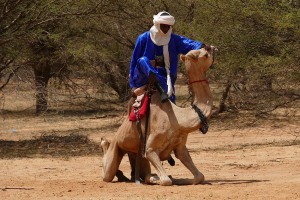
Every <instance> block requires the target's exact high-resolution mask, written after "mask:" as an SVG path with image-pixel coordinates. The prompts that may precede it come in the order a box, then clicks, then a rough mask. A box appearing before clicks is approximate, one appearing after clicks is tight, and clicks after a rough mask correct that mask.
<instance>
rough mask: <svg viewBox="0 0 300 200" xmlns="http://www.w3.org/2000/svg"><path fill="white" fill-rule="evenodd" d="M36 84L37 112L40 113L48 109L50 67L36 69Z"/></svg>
mask: <svg viewBox="0 0 300 200" xmlns="http://www.w3.org/2000/svg"><path fill="white" fill-rule="evenodd" d="M34 76H35V86H36V113H37V114H40V113H42V112H45V111H46V110H47V109H48V99H47V97H48V90H47V86H48V81H49V79H50V69H49V68H46V69H45V68H43V69H42V70H41V69H34Z"/></svg>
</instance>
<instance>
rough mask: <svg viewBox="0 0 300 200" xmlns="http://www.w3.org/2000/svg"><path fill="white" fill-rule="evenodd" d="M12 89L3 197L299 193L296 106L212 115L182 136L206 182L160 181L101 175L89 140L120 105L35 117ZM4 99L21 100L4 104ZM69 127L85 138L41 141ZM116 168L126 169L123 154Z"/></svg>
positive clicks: (2, 125) (172, 170) (108, 130)
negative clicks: (205, 126) (204, 125)
mask: <svg viewBox="0 0 300 200" xmlns="http://www.w3.org/2000/svg"><path fill="white" fill-rule="evenodd" d="M177 91H178V90H177ZM18 95H19V96H13V95H10V96H5V99H4V97H2V102H0V106H1V107H0V109H1V108H5V109H2V110H0V173H1V178H0V199H1V200H23V199H24V200H27V199H28V200H29V199H30V200H35V199H38V200H43V199H49V200H56V199H59V200H61V199H66V200H69V199H74V200H75V199H76V200H83V199H84V200H86V199H126V200H127V199H172V200H174V199H255V200H258V199H273V200H277V199H300V141H299V138H300V123H299V122H300V110H299V107H300V106H299V105H296V106H294V107H293V109H284V110H280V109H276V110H275V111H274V112H272V113H269V115H267V116H260V118H255V117H254V116H253V115H251V114H249V113H239V114H235V113H229V114H226V115H220V116H218V117H215V118H212V120H211V122H210V130H209V132H208V133H207V134H206V135H203V134H201V133H200V132H194V133H191V134H190V135H189V139H188V142H187V147H188V149H189V150H190V153H191V157H192V158H193V160H194V162H195V164H196V166H197V167H198V168H199V169H200V170H201V171H202V172H203V174H204V175H205V177H206V181H205V183H204V184H201V185H189V186H180V185H176V184H175V185H173V186H170V187H162V186H158V185H144V184H141V185H137V184H135V183H120V182H116V181H114V182H113V183H105V182H103V181H102V180H101V165H102V162H101V160H102V154H101V152H99V148H98V149H97V148H96V147H95V145H96V146H97V145H98V144H99V141H100V138H101V137H103V136H105V137H107V138H111V137H112V136H113V133H114V132H115V131H116V130H117V128H118V126H119V125H120V123H121V122H122V120H124V117H123V116H124V114H125V113H124V112H123V113H122V112H119V113H105V114H104V113H98V112H94V113H93V112H90V113H74V112H63V113H52V114H51V113H48V114H46V115H44V116H35V115H34V113H33V111H32V109H31V111H30V109H28V110H26V108H27V107H28V102H27V103H25V102H24V96H21V97H20V94H18ZM17 97H19V98H17ZM0 100H1V99H0ZM4 100H5V101H4ZM16 101H19V104H17V103H16ZM9 102H13V103H14V105H18V106H19V107H16V108H12V107H8V106H9V104H8V103H9ZM31 103H32V105H33V104H34V101H31ZM23 104H26V106H25V107H24V106H23ZM7 110H12V111H14V112H8V111H7ZM17 110H23V111H22V112H16V111H17ZM73 134H75V135H81V136H85V137H87V138H88V139H89V141H87V142H84V140H83V143H81V142H82V141H81V142H76V141H74V140H72V139H74V137H73V138H72V137H70V138H69V139H68V141H69V142H66V140H65V139H64V141H65V143H60V142H61V141H60V140H58V139H57V138H54V142H53V141H52V142H50V143H48V144H47V141H48V139H49V138H46V139H47V140H40V139H39V137H40V136H54V135H55V136H62V137H66V138H68V137H69V136H72V135H73ZM50 138H51V137H50ZM75 138H76V137H75ZM44 139H45V138H44ZM79 139H80V138H79ZM45 141H46V142H45ZM49 141H50V140H49ZM57 143H59V144H57ZM45 144H46V146H45ZM35 150H36V152H35ZM80 150H81V151H80ZM175 160H176V165H175V166H174V167H170V166H169V165H168V163H164V166H165V168H166V171H167V172H168V173H169V174H170V175H172V177H173V178H175V179H176V180H180V179H183V178H192V176H191V174H190V173H189V171H188V170H187V169H186V168H185V167H184V166H183V165H182V164H181V163H180V161H178V160H177V159H175ZM120 168H121V170H123V172H124V173H125V175H127V176H128V175H129V173H130V169H129V163H128V159H127V158H126V157H125V158H124V159H123V161H122V163H121V166H120Z"/></svg>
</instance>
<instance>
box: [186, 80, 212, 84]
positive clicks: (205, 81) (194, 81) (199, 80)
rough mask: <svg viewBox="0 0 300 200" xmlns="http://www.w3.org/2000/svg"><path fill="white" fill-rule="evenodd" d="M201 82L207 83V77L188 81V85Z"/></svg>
mask: <svg viewBox="0 0 300 200" xmlns="http://www.w3.org/2000/svg"><path fill="white" fill-rule="evenodd" d="M201 82H206V83H207V84H208V80H207V79H200V80H197V81H192V82H189V85H192V84H193V83H201Z"/></svg>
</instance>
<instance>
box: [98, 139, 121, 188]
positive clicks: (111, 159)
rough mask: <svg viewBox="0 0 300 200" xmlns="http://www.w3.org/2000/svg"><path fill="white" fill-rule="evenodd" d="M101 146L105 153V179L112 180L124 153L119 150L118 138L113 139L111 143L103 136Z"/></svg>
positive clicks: (103, 167)
mask: <svg viewBox="0 0 300 200" xmlns="http://www.w3.org/2000/svg"><path fill="white" fill-rule="evenodd" d="M101 147H102V149H103V153H104V155H103V166H102V177H103V181H106V182H111V181H112V180H113V179H114V177H115V176H116V174H117V171H118V168H119V165H120V163H121V160H122V158H123V156H124V153H123V152H122V151H120V150H119V148H118V145H117V143H116V140H112V142H111V143H109V141H108V140H107V139H103V138H102V139H101Z"/></svg>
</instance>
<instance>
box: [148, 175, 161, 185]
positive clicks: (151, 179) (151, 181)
mask: <svg viewBox="0 0 300 200" xmlns="http://www.w3.org/2000/svg"><path fill="white" fill-rule="evenodd" d="M145 183H146V184H159V177H158V176H157V175H154V174H148V175H147V176H146V177H145Z"/></svg>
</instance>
